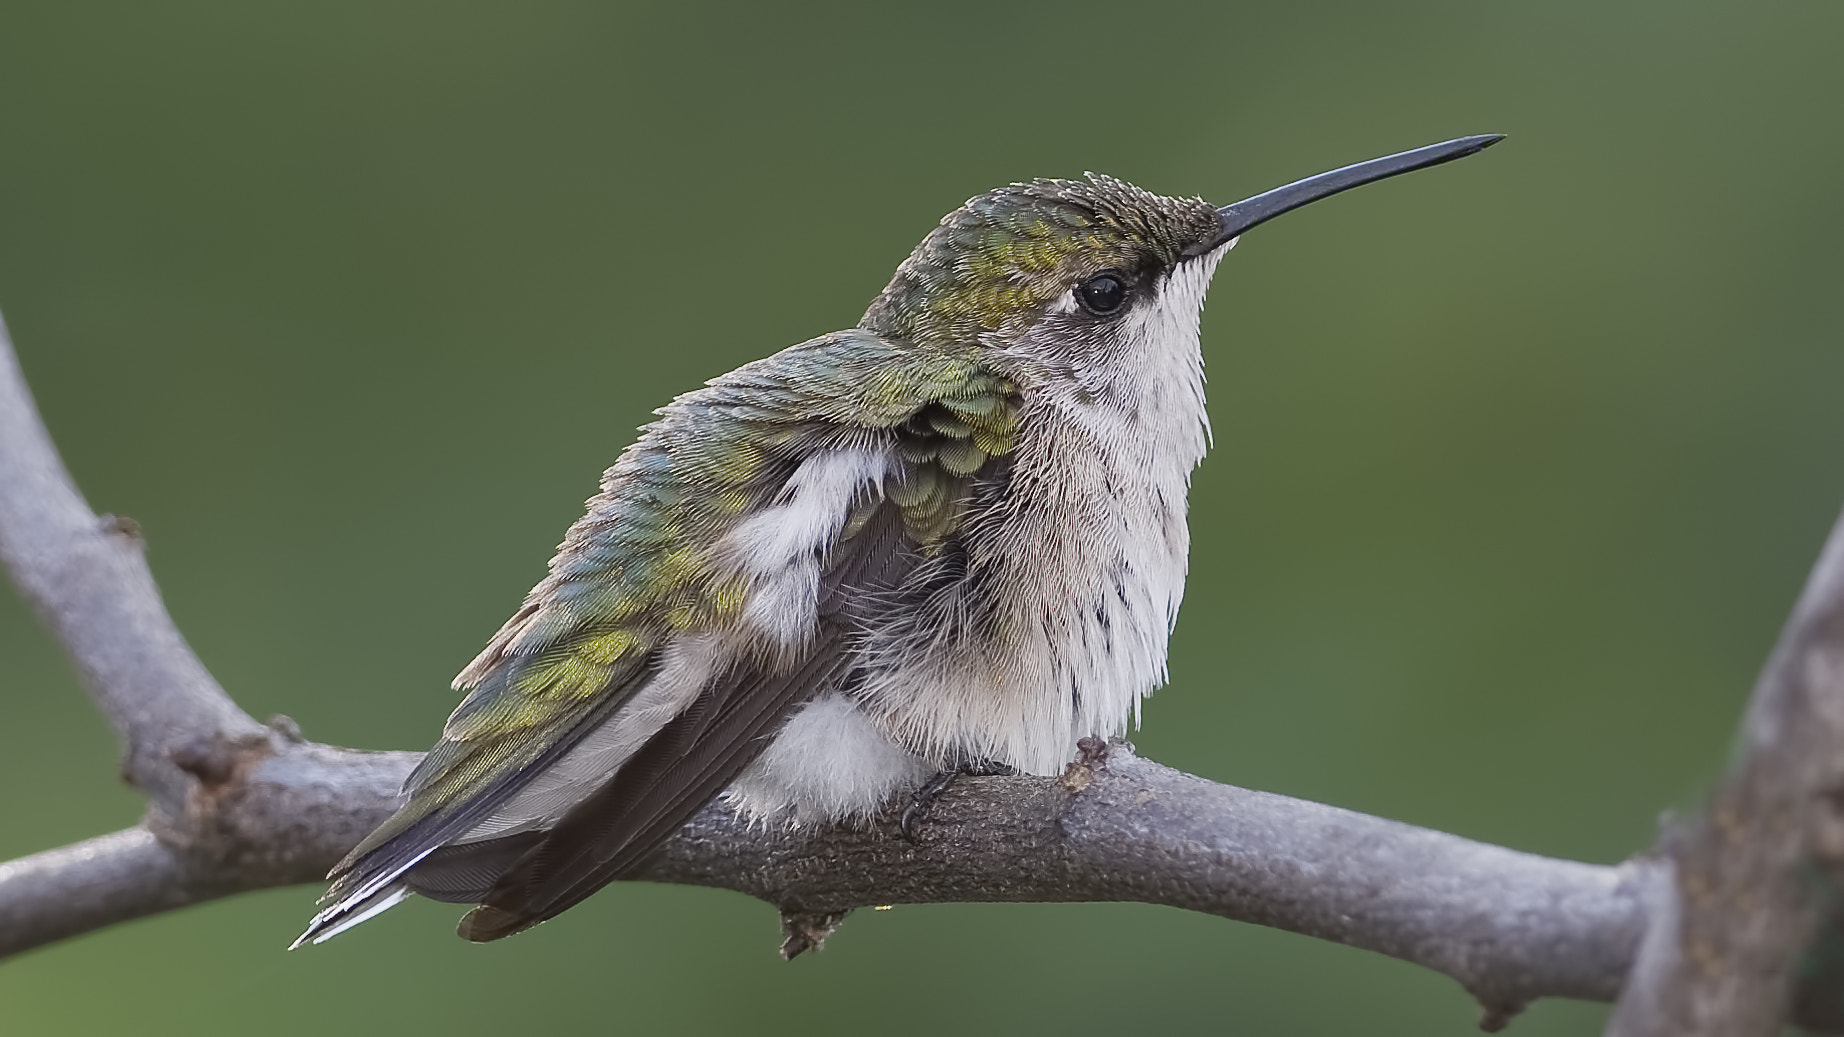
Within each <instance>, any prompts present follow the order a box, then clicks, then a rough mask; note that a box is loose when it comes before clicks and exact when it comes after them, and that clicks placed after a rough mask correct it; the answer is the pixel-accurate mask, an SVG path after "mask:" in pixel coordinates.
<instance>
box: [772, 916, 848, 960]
mask: <svg viewBox="0 0 1844 1037" xmlns="http://www.w3.org/2000/svg"><path fill="white" fill-rule="evenodd" d="M850 913H851V912H850V911H786V910H784V911H782V912H781V960H782V961H793V960H794V959H795V958H797V957H799V956H800V955H801V954H803V953H805V952H807V951H809V950H813V951H817V950H821V949H823V948H824V947H825V945H826V938H827V937H828V936H831V935H832V931H833V930H834V929H837V928H838V927H839V923H840V922H843V921H845V916H846V915H848V914H850Z"/></svg>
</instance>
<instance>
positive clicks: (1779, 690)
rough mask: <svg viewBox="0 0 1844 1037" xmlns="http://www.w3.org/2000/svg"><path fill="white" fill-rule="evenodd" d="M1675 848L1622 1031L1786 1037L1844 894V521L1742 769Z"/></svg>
mask: <svg viewBox="0 0 1844 1037" xmlns="http://www.w3.org/2000/svg"><path fill="white" fill-rule="evenodd" d="M1667 852H1668V854H1669V856H1670V859H1671V865H1670V868H1669V871H1670V874H1671V875H1672V881H1671V882H1669V883H1666V884H1664V885H1662V886H1661V887H1660V888H1659V890H1658V892H1657V896H1658V899H1657V903H1656V908H1655V918H1654V921H1653V923H1652V925H1651V928H1650V930H1649V931H1648V932H1647V934H1646V939H1645V943H1644V946H1643V948H1642V950H1641V952H1640V955H1639V960H1638V961H1637V963H1636V964H1635V968H1634V972H1633V982H1632V983H1630V984H1629V985H1628V987H1627V989H1626V991H1625V993H1624V994H1622V995H1621V997H1620V1002H1619V1006H1618V1008H1617V1009H1616V1011H1615V1013H1614V1018H1613V1021H1612V1024H1611V1025H1610V1027H1609V1029H1608V1032H1609V1033H1610V1034H1613V1035H1616V1037H1654V1035H1656V1037H1678V1035H1682V1037H1698V1035H1710V1037H1731V1035H1735V1037H1744V1035H1748V1034H1761V1035H1771V1034H1774V1033H1777V1032H1779V1029H1780V1026H1781V1023H1782V1021H1783V1020H1784V1019H1785V1018H1786V1014H1787V1008H1788V1004H1789V1002H1790V1000H1791V999H1792V997H1793V996H1794V979H1795V973H1796V970H1797V967H1798V964H1799V959H1800V957H1801V956H1802V955H1803V954H1805V953H1806V952H1807V950H1808V949H1809V948H1810V947H1811V946H1812V944H1813V940H1814V937H1815V936H1816V934H1817V933H1818V931H1819V926H1820V924H1821V922H1823V920H1824V917H1825V916H1824V912H1825V909H1826V907H1827V904H1826V901H1827V900H1829V899H1832V898H1833V897H1834V896H1835V894H1834V892H1833V890H1834V889H1835V882H1831V883H1828V882H1826V881H1824V880H1823V879H1821V878H1820V877H1819V876H1818V875H1817V874H1815V871H1816V869H1817V868H1818V867H1821V866H1828V867H1829V868H1830V869H1831V870H1832V872H1833V873H1834V876H1835V875H1844V517H1840V518H1839V520H1838V522H1837V524H1836V525H1835V526H1833V527H1832V530H1831V536H1830V539H1829V540H1827V541H1826V544H1825V548H1824V550H1823V551H1822V552H1821V553H1820V555H1819V559H1818V564H1817V565H1816V566H1815V567H1814V568H1813V570H1812V575H1811V576H1810V577H1809V578H1808V579H1807V581H1806V587H1805V591H1804V592H1803V593H1802V594H1801V595H1800V596H1799V601H1798V603H1797V604H1795V605H1794V606H1793V614H1792V616H1791V617H1790V618H1788V620H1787V622H1786V626H1785V627H1784V628H1783V629H1782V630H1781V633H1780V640H1779V643H1777V644H1776V645H1775V646H1774V650H1773V653H1772V654H1771V655H1770V656H1768V659H1767V664H1766V666H1765V667H1764V668H1763V669H1762V671H1761V676H1760V679H1759V680H1758V681H1757V682H1756V684H1755V689H1754V694H1753V696H1752V698H1751V699H1750V701H1749V704H1748V711H1747V715H1746V717H1745V718H1744V720H1743V723H1742V746H1741V753H1740V759H1739V761H1738V763H1737V765H1736V766H1735V768H1734V770H1733V771H1732V773H1731V774H1730V776H1729V778H1728V780H1727V781H1725V782H1724V783H1723V785H1722V787H1721V788H1720V789H1718V790H1717V792H1716V795H1715V797H1714V799H1713V801H1712V802H1711V804H1710V806H1709V809H1708V810H1707V811H1706V812H1705V816H1704V818H1703V819H1702V821H1701V822H1700V823H1699V824H1698V825H1697V826H1696V827H1695V828H1694V829H1692V830H1690V831H1688V832H1685V833H1682V834H1680V835H1673V836H1671V837H1669V841H1668V845H1667ZM1832 1000H1834V1001H1835V1000H1836V999H1835V998H1833V999H1832Z"/></svg>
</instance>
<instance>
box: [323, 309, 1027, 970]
mask: <svg viewBox="0 0 1844 1037" xmlns="http://www.w3.org/2000/svg"><path fill="white" fill-rule="evenodd" d="M1016 404H1017V400H1016V392H1015V390H1014V389H1013V387H1012V386H1011V385H1009V384H1008V383H1007V382H1006V381H1005V380H1004V379H1002V378H999V377H997V376H995V375H993V374H991V373H989V372H987V371H985V370H982V369H981V368H980V367H978V366H977V365H976V364H975V363H974V362H973V361H971V360H970V359H968V358H965V357H960V356H953V355H946V354H920V353H917V352H916V351H914V350H913V349H909V348H906V347H900V346H897V345H894V344H892V343H889V342H887V341H885V340H883V339H880V338H877V337H876V336H874V335H871V334H870V333H868V332H864V331H850V332H843V333H839V334H837V335H831V336H826V337H824V338H820V339H815V340H813V341H811V342H807V343H803V344H801V345H799V346H795V347H792V348H790V349H788V350H784V351H783V352H782V353H779V354H776V355H775V356H773V357H770V358H767V359H766V360H762V361H758V362H756V363H753V364H749V365H746V366H744V367H742V368H739V369H738V370H736V371H734V372H731V373H730V374H728V375H725V376H723V377H721V378H718V379H714V380H713V381H712V382H711V383H709V384H708V385H707V386H706V387H705V388H703V389H700V390H697V391H695V392H692V393H688V394H686V395H684V396H681V397H680V398H679V399H677V400H675V401H674V402H673V403H672V404H671V405H669V406H667V407H665V408H663V409H662V410H661V411H660V412H659V413H660V419H659V420H658V421H656V422H654V423H653V424H652V425H650V426H648V427H647V428H646V429H645V430H644V434H643V435H642V437H641V438H640V440H639V441H638V442H636V443H635V444H634V445H633V446H632V447H630V448H629V449H628V450H626V451H624V452H623V454H622V456H621V457H620V458H619V459H618V460H617V461H616V463H615V465H614V466H613V467H611V468H610V469H609V470H608V472H607V473H606V474H605V475H604V477H603V482H602V490H601V492H600V493H599V494H598V495H597V496H596V497H594V498H592V499H591V500H590V502H589V508H588V512H587V514H585V515H584V516H583V518H581V519H579V520H578V521H577V522H576V523H575V524H574V525H572V527H571V528H570V531H569V533H568V534H567V536H566V537H565V539H564V542H563V544H562V545H561V546H560V548H559V550H558V552H557V555H556V557H555V558H554V559H553V560H552V562H551V566H550V574H549V575H548V576H547V577H546V578H545V579H544V580H543V581H542V582H540V583H539V584H538V586H537V587H535V588H533V590H532V592H531V594H530V595H528V596H527V598H526V601H525V603H524V605H523V606H522V607H521V608H520V610H519V611H518V612H517V613H516V614H514V616H513V617H512V618H511V619H510V620H508V622H507V623H506V624H505V626H503V627H502V628H501V629H500V631H499V632H498V633H497V634H495V636H494V637H493V638H492V639H491V641H489V643H488V644H487V646H486V648H485V649H484V650H483V651H482V652H481V653H480V655H479V656H478V657H476V658H475V660H474V661H473V662H472V663H470V664H469V665H468V666H467V667H466V668H465V669H463V670H462V672H461V673H460V675H459V676H458V677H457V678H456V687H457V688H458V689H459V690H462V691H465V692H466V697H465V698H464V699H463V701H462V702H461V704H460V705H459V706H458V707H457V708H456V710H455V711H454V713H453V715H452V716H451V717H450V718H449V721H448V723H447V725H446V726H445V728H444V730H443V737H442V740H441V741H440V742H439V743H438V744H437V745H436V746H435V747H434V748H433V749H432V750H431V751H430V753H429V754H428V755H427V756H426V757H425V759H424V760H423V761H422V763H421V764H420V765H419V766H418V767H417V769H416V770H415V772H414V773H413V774H412V775H411V776H410V778H409V780H408V781H407V782H406V785H405V793H406V797H407V798H406V802H405V804H404V806H403V807H402V809H401V810H400V811H399V812H398V813H397V814H396V815H395V816H394V817H392V818H391V819H390V820H389V821H387V822H386V823H385V824H384V825H383V826H381V827H380V828H379V829H378V830H377V831H376V832H374V833H372V835H370V836H368V837H367V838H366V839H365V841H364V842H362V843H361V844H360V845H359V846H358V848H356V849H355V850H354V851H353V852H352V854H351V855H349V856H348V857H347V858H346V860H344V861H343V862H341V864H340V865H339V866H338V867H336V868H335V869H334V872H333V875H332V876H331V877H332V878H333V879H334V883H333V886H332V888H331V889H329V891H328V894H327V898H326V899H327V900H330V901H334V904H333V906H332V907H330V908H328V909H327V910H326V911H323V912H322V914H321V916H320V917H318V918H316V920H315V926H316V927H318V928H319V929H320V930H327V929H331V928H334V927H336V926H343V925H344V924H346V922H345V921H342V917H343V916H342V911H344V910H345V909H346V908H347V907H348V906H358V904H359V902H360V901H365V902H371V901H372V900H375V899H376V897H377V896H378V895H379V894H380V893H381V892H382V891H385V890H388V889H389V888H391V886H392V884H393V883H398V884H400V883H401V882H402V881H403V880H402V876H403V875H404V873H405V872H406V871H408V870H410V869H412V868H414V867H420V866H421V865H420V864H419V862H424V861H427V870H428V872H429V875H430V879H431V882H430V885H431V887H432V888H431V892H435V889H434V888H433V887H435V886H438V885H442V883H440V882H437V881H436V877H437V873H438V872H441V871H442V870H443V867H444V865H443V863H442V862H444V861H448V862H449V863H448V865H447V866H448V867H449V870H450V871H452V872H453V873H454V875H455V876H456V879H455V882H454V883H452V884H451V885H452V888H446V889H445V891H446V892H448V893H450V894H455V893H460V892H463V891H466V890H472V889H476V888H478V883H479V881H480V880H481V879H482V878H483V877H484V876H485V875H486V874H488V873H490V872H492V871H493V870H495V869H494V868H487V869H484V870H479V871H476V870H474V867H473V865H470V864H469V863H468V862H467V860H465V859H463V858H465V854H464V853H463V854H462V855H461V856H460V857H456V856H455V852H454V851H457V850H458V849H459V848H457V847H454V846H452V845H450V844H452V843H454V842H456V841H457V840H459V839H461V838H462V837H463V836H465V835H466V834H467V833H468V832H469V831H470V830H472V829H473V828H474V827H475V826H477V825H479V824H480V823H481V822H482V821H483V820H485V819H486V818H488V817H490V816H492V814H493V811H494V809H495V808H496V807H499V806H501V805H503V804H504V803H506V802H507V800H508V799H509V798H511V797H513V796H515V795H517V793H518V792H519V791H520V790H521V789H523V788H525V787H526V786H527V785H529V784H530V783H531V782H532V781H534V780H535V779H536V777H537V776H538V775H540V774H542V773H544V772H545V771H546V770H547V769H548V768H550V767H551V766H553V765H555V764H556V763H557V761H558V760H559V759H560V758H562V757H563V756H564V755H565V754H567V753H568V752H569V751H570V750H571V749H572V748H574V747H575V746H576V745H578V744H579V743H580V742H581V741H582V740H583V739H584V738H585V737H586V736H587V735H588V734H589V733H590V732H593V731H594V730H596V729H597V728H598V727H600V726H601V725H602V724H604V723H607V722H610V720H611V718H613V717H615V715H616V713H617V712H618V710H619V709H620V707H621V706H622V705H623V704H624V703H626V702H627V701H629V700H630V698H631V697H632V696H633V695H634V694H635V693H636V692H637V691H638V690H639V689H641V688H642V687H645V686H646V685H647V682H648V681H649V680H651V679H653V677H654V676H655V675H656V674H657V673H658V672H659V669H660V666H661V657H662V648H663V646H665V645H667V644H669V643H672V642H673V641H674V640H675V639H677V638H679V637H681V636H682V635H684V634H686V633H688V632H697V631H720V630H724V629H733V628H734V627H735V624H736V623H737V622H739V621H740V620H739V617H740V616H741V613H742V612H743V611H744V607H745V604H746V600H747V598H748V591H749V588H748V587H747V585H746V584H745V583H744V582H741V581H740V580H739V578H738V577H737V575H736V573H735V572H734V571H733V570H731V569H729V568H726V566H725V565H724V564H723V561H722V559H720V558H717V557H715V556H714V545H716V544H719V543H721V542H722V540H723V538H724V536H725V535H726V531H728V530H731V529H734V528H737V527H738V526H739V525H740V524H741V523H743V522H744V521H746V520H747V519H748V518H750V517H751V516H753V515H757V514H760V513H762V512H763V511H764V510H765V509H767V508H770V507H772V506H774V505H775V504H776V503H777V502H778V501H782V500H784V499H785V495H786V494H787V493H788V492H789V489H788V488H789V486H790V480H791V479H793V478H794V476H795V474H796V472H798V471H799V470H800V466H801V464H802V463H803V461H805V460H807V459H809V458H812V457H814V456H816V455H817V454H820V453H822V452H825V451H829V450H840V449H852V448H860V449H861V448H864V447H865V446H866V444H883V449H886V450H889V451H890V452H891V456H892V457H893V458H896V459H897V460H896V462H895V463H897V465H898V467H897V469H896V470H894V471H893V472H892V473H891V474H889V475H888V476H887V477H886V478H884V479H883V480H882V482H883V485H882V486H881V487H877V489H880V490H881V491H882V493H883V494H886V495H887V496H879V495H877V494H872V495H871V499H868V500H866V501H865V502H864V507H863V508H861V509H854V511H853V512H852V514H851V515H849V516H848V517H847V518H846V520H845V524H844V527H843V528H841V529H839V530H838V531H837V533H838V536H839V540H838V541H837V543H838V545H839V547H840V548H841V549H837V550H833V551H830V552H828V553H827V561H826V565H825V569H824V571H823V572H822V573H821V574H820V578H821V582H822V583H823V585H824V586H823V589H822V590H821V595H820V596H821V597H822V598H824V599H825V600H826V601H827V602H828V603H829V604H827V605H826V608H827V609H829V610H830V611H828V612H827V613H826V614H825V615H824V616H819V615H816V620H817V624H816V627H815V629H814V631H813V637H812V638H811V639H810V640H809V641H807V642H806V643H805V645H804V646H803V647H802V648H801V649H800V652H799V654H798V657H797V658H792V659H789V658H785V657H783V658H779V659H776V658H772V657H768V656H763V657H760V658H758V657H755V656H753V655H747V654H745V655H744V656H739V657H737V658H735V659H731V660H727V661H726V666H727V669H726V670H725V671H724V674H723V675H722V676H721V677H719V678H717V679H715V680H713V681H712V682H711V684H710V686H709V687H708V688H707V689H706V690H705V692H703V693H701V694H700V695H699V696H697V698H696V699H695V700H694V705H693V706H692V707H690V708H688V709H687V710H686V711H685V712H684V713H683V714H681V715H680V716H679V717H677V718H675V719H673V720H671V721H669V722H668V723H667V724H666V725H665V727H663V728H662V729H661V730H660V731H659V733H658V734H657V735H655V736H654V737H653V738H652V739H650V740H649V741H647V742H646V743H645V745H644V746H642V748H640V749H639V750H638V751H637V752H636V753H635V755H634V756H633V757H631V758H630V759H629V762H628V763H627V764H625V765H623V766H622V767H621V768H620V769H619V771H618V772H617V774H616V776H615V778H614V779H613V780H612V781H610V782H609V783H608V784H607V785H606V786H605V787H603V788H602V789H600V790H599V791H596V792H595V793H594V794H593V795H590V796H589V797H588V798H587V799H585V800H584V801H583V802H582V803H581V804H579V806H578V807H577V808H575V809H573V810H571V811H570V812H568V813H567V814H566V815H565V816H564V817H563V818H562V819H561V820H560V821H559V823H558V824H557V826H556V828H555V829H553V831H552V833H551V835H550V836H549V837H546V838H544V839H543V840H541V841H539V842H538V843H537V844H536V846H535V847H532V848H529V849H527V850H525V851H524V852H523V854H522V855H520V856H519V857H518V859H517V863H516V864H513V865H511V866H510V870H509V871H506V879H505V881H504V882H502V883H501V885H500V886H499V887H496V888H495V890H494V892H493V895H492V896H491V897H489V899H488V905H489V907H491V908H492V909H493V910H494V911H499V912H502V914H503V915H504V916H506V917H501V916H493V915H483V916H482V917H481V918H480V919H477V920H476V921H475V922H472V923H470V925H471V926H473V927H474V928H475V929H476V930H477V931H478V932H480V933H481V934H483V935H482V937H481V938H491V936H488V935H485V934H489V933H490V934H492V935H504V934H505V932H510V931H516V930H517V929H518V928H523V927H525V926H527V925H530V924H533V923H534V922H535V921H537V920H540V919H541V918H543V917H550V915H552V914H555V913H556V911H560V910H562V909H563V907H567V906H568V905H569V904H571V903H575V902H576V901H577V900H580V899H581V897H582V896H586V895H588V893H589V892H591V891H593V889H594V888H597V887H599V886H600V885H601V884H603V883H605V882H607V881H609V879H610V878H612V877H613V876H614V875H616V874H618V873H619V872H620V870H622V869H623V868H625V867H628V866H631V864H632V863H633V862H634V861H635V860H637V859H638V858H639V857H640V856H644V855H645V854H646V853H648V852H651V850H652V849H653V848H655V847H656V846H657V844H658V842H659V841H660V840H663V839H664V838H665V837H666V836H667V835H670V834H671V832H672V831H673V830H674V829H676V828H677V827H678V826H679V825H680V824H682V823H683V822H684V821H685V820H686V819H687V818H688V817H689V816H690V815H691V814H692V813H694V812H696V810H697V809H698V808H699V807H701V806H702V805H703V804H704V803H705V802H708V801H709V799H710V798H712V797H713V796H715V795H716V794H717V793H718V792H720V791H721V790H722V789H723V787H724V786H725V785H726V784H728V783H729V782H730V781H732V780H734V778H735V776H736V774H737V773H739V772H740V771H741V769H742V768H743V767H744V766H746V765H747V764H748V762H749V761H750V760H751V759H753V757H754V755H755V754H757V753H759V752H760V750H761V748H762V746H763V745H764V744H765V743H766V738H767V737H768V736H770V735H772V733H773V731H774V730H775V728H776V727H778V725H779V723H780V722H781V721H782V720H783V719H785V717H786V716H787V715H788V713H789V712H790V710H791V709H792V708H793V707H795V706H797V705H798V704H799V703H800V702H802V701H804V700H805V699H806V698H808V697H811V695H812V694H814V693H815V692H816V691H817V690H819V689H821V688H823V687H825V686H828V685H835V686H836V685H837V684H838V683H839V682H840V681H842V680H844V679H846V672H847V670H848V669H849V655H850V646H851V636H852V634H851V632H852V630H853V629H855V628H857V627H858V626H859V622H860V620H861V619H862V617H854V615H853V613H852V607H853V606H851V605H849V604H841V603H842V602H846V601H847V600H848V599H851V600H856V599H859V598H863V597H864V595H865V594H866V593H868V592H869V590H870V588H871V587H872V586H873V585H885V584H887V585H890V586H894V578H895V577H900V575H901V574H902V572H904V571H906V567H913V566H914V565H915V564H916V562H917V560H918V559H920V558H921V557H922V556H924V555H926V554H927V553H929V552H930V551H932V550H936V549H938V548H939V546H940V544H941V543H942V541H943V538H944V537H946V536H948V535H950V534H951V533H952V531H953V529H954V527H955V526H956V525H957V524H958V521H959V517H960V516H959V509H960V503H959V502H960V500H961V499H962V498H964V496H965V494H964V489H965V485H966V483H967V480H968V479H969V478H971V477H972V475H973V474H974V473H975V472H976V471H977V470H978V468H979V467H980V464H981V462H982V461H983V460H984V459H986V458H988V457H996V456H1000V455H1003V454H1005V453H1008V452H1009V451H1010V449H1011V444H1012V441H1013V438H1014V434H1015V431H1016V414H1017V405H1016ZM879 514H881V515H883V516H884V517H882V518H877V517H875V516H877V515H879ZM847 545H855V546H856V547H857V548H859V549H857V550H845V549H842V548H844V547H846V546H847ZM870 548H875V550H872V549H870ZM784 647H785V646H784ZM615 722H619V721H618V720H616V721H615ZM520 837H521V838H529V837H530V833H520ZM490 842H491V841H490V840H489V841H486V842H481V843H477V844H472V845H476V846H480V847H486V846H488V845H489V844H490ZM479 852H480V854H481V855H483V856H482V857H481V859H484V856H485V855H501V856H509V855H510V851H509V848H508V847H506V846H501V847H497V848H495V849H492V850H486V849H482V850H480V851H479ZM432 855H433V856H432ZM451 858H453V859H452V860H451ZM500 865H503V861H501V862H497V863H496V867H497V866H500ZM414 885H416V883H414V882H413V883H412V886H414ZM515 889H516V890H517V891H516V892H515ZM368 898H369V899H368ZM558 905H562V906H558ZM348 913H349V912H348ZM506 918H513V919H514V921H507V920H506ZM508 926H510V928H508ZM314 931H315V928H313V927H310V935H311V934H312V933H313V932H314Z"/></svg>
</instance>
